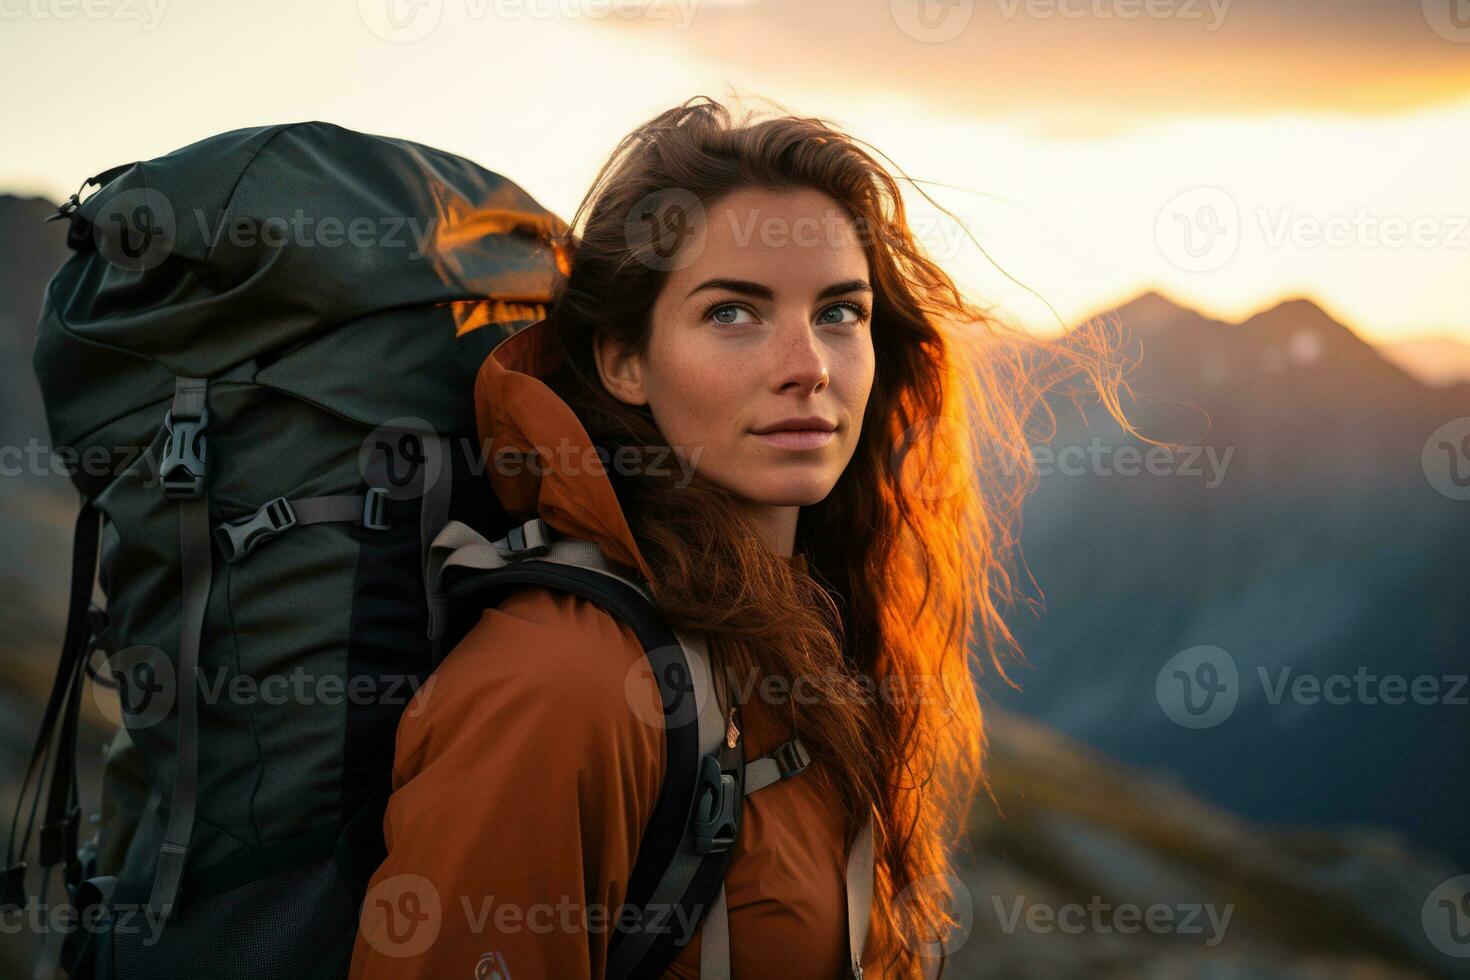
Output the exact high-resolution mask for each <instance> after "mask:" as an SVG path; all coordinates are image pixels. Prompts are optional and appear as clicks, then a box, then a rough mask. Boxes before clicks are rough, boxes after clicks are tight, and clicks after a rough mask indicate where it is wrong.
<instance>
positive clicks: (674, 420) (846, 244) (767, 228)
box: [598, 187, 873, 530]
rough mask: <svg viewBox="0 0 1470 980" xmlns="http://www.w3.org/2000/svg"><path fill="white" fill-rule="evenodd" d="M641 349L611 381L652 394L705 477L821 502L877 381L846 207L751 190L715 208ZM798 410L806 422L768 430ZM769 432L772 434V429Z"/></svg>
mask: <svg viewBox="0 0 1470 980" xmlns="http://www.w3.org/2000/svg"><path fill="white" fill-rule="evenodd" d="M674 264H675V265H676V266H677V267H676V268H674V269H673V270H672V271H670V272H669V275H668V278H667V280H666V282H665V284H664V288H663V290H662V292H661V293H660V294H659V296H658V299H657V300H656V301H655V303H654V307H653V333H652V337H651V339H650V343H649V348H648V351H647V352H646V355H645V356H643V357H641V358H639V357H636V356H625V355H620V354H617V353H614V352H612V351H610V350H606V349H605V348H602V347H600V349H599V355H598V356H599V363H600V365H601V367H602V374H603V382H604V384H606V385H607V386H608V388H609V390H610V391H611V392H612V393H613V395H614V396H616V397H618V398H620V399H622V400H623V401H625V402H628V403H629V404H635V405H641V404H647V405H648V406H649V409H650V411H651V412H652V414H653V417H654V421H655V422H656V423H657V424H658V427H659V429H660V431H661V432H662V433H663V434H664V436H665V437H666V438H667V439H668V441H669V444H670V445H671V446H672V447H674V449H675V450H676V451H677V452H679V454H680V456H681V457H682V458H683V459H684V460H686V461H687V462H688V463H689V464H690V465H691V466H693V467H694V468H695V469H696V471H697V472H698V473H700V475H702V476H704V477H705V478H706V479H709V480H711V481H713V482H715V483H717V484H719V485H720V486H723V487H725V488H726V489H728V490H730V491H732V492H734V493H735V494H737V495H739V496H740V497H742V498H744V499H745V500H746V501H748V502H750V503H752V504H756V505H764V506H766V507H778V508H792V510H791V512H790V515H789V516H790V518H791V520H790V522H789V523H790V526H791V528H792V529H793V530H794V527H795V511H794V508H795V507H799V506H802V505H806V504H813V503H816V502H818V501H820V500H822V499H823V498H824V497H826V496H827V494H829V493H830V492H831V491H832V488H833V486H835V485H836V483H837V479H838V477H839V476H840V475H841V474H842V471H843V469H844V468H846V466H847V463H848V460H850V459H851V458H852V454H853V451H854V449H855V448H856V446H857V440H858V434H859V431H860V429H861V427H862V419H863V410H864V407H865V406H866V405H867V402H868V393H869V391H870V390H871V389H872V385H873V338H872V333H871V329H870V328H871V323H870V314H871V310H872V289H871V284H870V283H869V282H868V262H867V256H866V254H865V252H864V251H863V248H862V245H861V244H860V242H859V239H858V234H857V231H856V229H855V227H854V225H853V223H852V221H851V219H850V218H849V217H848V215H847V212H846V211H845V210H844V209H843V208H842V206H841V205H839V204H838V203H837V202H836V201H835V200H833V199H832V198H830V197H828V196H827V195H826V194H823V193H821V192H820V191H816V190H808V189H801V190H779V191H777V190H766V189H762V188H753V187H752V188H742V189H740V190H736V191H733V192H731V193H729V194H727V195H726V196H724V197H723V198H720V199H718V200H716V201H715V202H714V203H713V204H712V205H711V206H709V207H708V208H706V221H705V222H704V223H703V226H702V227H701V228H698V229H697V230H696V231H695V233H694V234H692V235H691V237H690V240H689V241H688V242H686V243H685V244H684V246H683V249H682V250H681V251H680V253H678V255H677V256H676V259H675V262H674ZM792 419H799V420H806V421H803V422H800V423H798V424H797V426H796V431H788V432H783V433H770V432H769V430H771V429H777V428H784V427H785V423H787V422H788V421H789V420H792ZM762 433H766V434H762Z"/></svg>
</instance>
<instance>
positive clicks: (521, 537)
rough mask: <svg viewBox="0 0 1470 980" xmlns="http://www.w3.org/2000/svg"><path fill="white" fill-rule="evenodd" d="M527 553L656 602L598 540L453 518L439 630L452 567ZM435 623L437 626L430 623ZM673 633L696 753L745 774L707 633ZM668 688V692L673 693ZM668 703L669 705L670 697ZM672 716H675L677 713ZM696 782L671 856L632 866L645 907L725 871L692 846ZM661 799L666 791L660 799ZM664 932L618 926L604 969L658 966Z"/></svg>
mask: <svg viewBox="0 0 1470 980" xmlns="http://www.w3.org/2000/svg"><path fill="white" fill-rule="evenodd" d="M528 558H530V559H533V560H532V561H530V562H528V563H527V564H528V565H536V564H538V563H541V562H549V563H552V564H560V565H569V566H574V567H577V568H582V569H589V570H593V571H596V572H598V573H600V574H601V575H604V576H607V577H609V578H612V579H615V580H617V581H619V582H622V583H624V584H626V585H628V586H630V587H631V588H633V589H635V590H636V591H637V592H638V593H639V594H640V595H642V596H643V597H644V598H645V599H649V600H650V601H651V597H650V596H649V593H648V589H647V588H646V587H645V586H644V584H642V583H641V582H634V581H631V580H629V579H628V578H625V577H623V576H621V575H618V574H617V573H616V572H614V571H612V570H611V568H610V566H609V564H608V562H607V560H606V558H605V556H603V554H602V552H601V551H600V550H599V549H598V548H597V546H596V545H595V544H594V543H593V542H590V541H582V540H577V539H573V538H564V537H557V536H556V535H555V533H554V532H553V530H552V528H550V526H549V525H547V524H546V522H545V521H542V520H541V519H539V518H536V519H532V520H530V521H527V522H526V523H525V524H523V525H521V526H520V527H519V528H514V529H512V531H511V532H510V533H509V534H507V535H506V536H505V537H504V538H501V539H500V540H498V541H494V542H491V541H488V540H486V539H485V538H484V537H483V536H482V535H480V534H479V533H478V532H476V531H475V530H474V529H473V528H471V527H469V526H467V525H465V524H463V523H461V522H458V521H450V522H448V523H447V524H446V525H445V526H444V529H443V530H442V531H441V532H440V533H439V534H438V535H437V536H436V537H435V539H434V541H433V544H432V545H431V547H430V556H429V563H428V571H427V576H426V577H427V579H428V582H429V589H430V597H431V602H432V604H433V606H432V608H433V610H434V614H433V620H434V621H435V622H437V623H438V624H439V629H441V630H442V626H443V622H444V618H445V615H446V613H447V609H448V601H449V596H448V594H447V590H446V582H445V579H446V577H447V575H448V574H449V573H450V572H451V571H453V570H455V569H470V570H479V571H490V570H497V569H502V568H505V567H507V566H509V565H512V564H514V563H516V562H520V561H522V560H524V559H528ZM528 580H529V579H528ZM431 629H433V627H432V626H431ZM674 634H675V637H676V639H677V641H678V644H679V648H680V650H681V651H682V656H680V657H679V658H677V659H678V662H679V663H680V664H687V667H688V684H689V687H688V689H687V690H688V693H691V694H692V695H693V697H694V707H695V710H696V712H697V714H696V715H695V719H694V720H697V725H698V752H699V755H698V756H697V759H703V758H705V757H706V756H708V755H717V756H718V758H719V759H720V770H721V772H722V774H730V773H732V772H733V773H734V774H735V776H736V777H737V783H738V782H739V781H743V774H744V770H743V759H744V740H743V738H742V737H741V736H740V735H739V731H738V729H736V730H735V732H734V743H733V744H730V743H729V742H728V740H727V739H726V731H727V726H726V718H725V716H724V714H723V712H722V710H721V704H720V699H719V696H718V692H717V690H716V687H715V679H714V676H713V672H712V671H711V669H710V663H709V651H708V648H707V644H706V642H705V638H704V637H703V636H702V635H699V634H694V635H685V634H683V633H680V632H678V631H674ZM440 639H442V637H440V636H436V637H435V641H436V660H437V658H438V656H439V655H440V652H439V651H438V645H439V644H438V641H439V640H440ZM670 666H674V665H673V664H671V665H670ZM664 673H667V672H664ZM656 675H658V676H659V677H660V684H661V685H662V684H663V683H665V682H668V681H669V680H670V679H671V678H670V677H668V676H664V674H661V673H660V672H658V671H656ZM664 693H665V694H666V695H667V694H668V693H669V692H664ZM680 703H681V705H687V703H688V702H687V699H684V700H682V701H681V702H680ZM665 709H666V710H668V705H667V704H666V705H665ZM684 710H687V709H685V708H684V707H682V706H681V707H679V708H678V709H677V711H676V713H677V714H682V713H683V711H684ZM674 722H675V723H678V718H677V717H676V718H675V719H674ZM671 732H672V729H671ZM671 737H672V735H671ZM671 765H672V763H671ZM692 789H693V787H692V786H691V787H689V788H688V789H687V790H686V788H685V787H682V786H680V787H675V788H674V790H673V791H674V792H675V793H676V794H677V795H678V796H679V797H680V799H681V800H683V801H685V802H683V803H681V805H680V807H679V811H678V815H679V820H680V824H679V828H678V829H679V831H680V832H681V839H680V841H679V845H678V847H677V848H674V849H673V850H672V851H671V853H670V855H669V858H668V860H667V861H666V862H665V863H663V865H662V866H657V865H656V864H655V865H640V866H639V868H635V874H634V876H633V879H632V880H630V883H629V884H630V889H629V892H630V895H631V894H633V893H635V892H637V893H639V894H640V895H641V894H642V893H643V892H645V891H646V892H647V898H646V899H643V898H641V897H640V898H639V899H638V903H639V905H640V907H641V908H645V909H650V910H658V909H666V908H673V907H674V906H676V905H680V904H682V903H683V902H684V901H685V900H686V899H688V898H689V896H690V892H691V885H692V884H693V883H694V882H695V880H696V877H697V876H700V875H701V873H703V874H704V875H706V876H708V875H710V874H712V873H713V872H714V871H718V870H722V868H723V864H724V862H726V861H728V858H729V851H728V850H724V851H716V852H713V853H700V852H699V851H697V850H696V849H695V847H694V846H693V842H692V837H691V836H690V835H691V833H692V828H693V814H692V813H691V812H690V808H689V805H688V802H687V801H689V800H690V799H691V796H690V795H687V794H690V793H692ZM739 789H740V787H739V786H738V785H737V786H736V787H735V790H736V793H737V796H738V795H739ZM662 802H663V796H662V793H661V797H660V803H661V804H662ZM738 815H739V813H738V810H737V811H736V814H735V816H736V819H737V820H738ZM669 829H671V830H672V829H673V827H672V826H670V828H669ZM640 855H641V856H643V857H646V856H647V855H645V854H644V853H643V849H642V848H640ZM659 860H660V861H662V860H663V859H662V858H660V859H659ZM640 882H642V884H640ZM690 900H691V901H692V900H693V899H690ZM662 935H663V933H662V932H661V931H659V930H656V929H653V928H644V929H637V930H632V931H624V932H619V934H618V936H617V937H616V941H615V942H614V943H613V944H612V946H611V948H610V950H609V953H608V963H607V968H606V970H605V971H604V973H605V976H606V977H607V978H608V980H620V978H628V977H635V976H637V977H642V976H647V975H650V974H651V973H653V972H655V970H654V967H655V966H656V964H651V963H650V961H649V957H650V951H651V948H652V947H653V946H654V944H655V942H657V941H658V940H659V939H660V937H661V936H662ZM674 952H676V951H674ZM660 955H662V954H660ZM669 955H672V953H670V954H669ZM655 958H657V957H655Z"/></svg>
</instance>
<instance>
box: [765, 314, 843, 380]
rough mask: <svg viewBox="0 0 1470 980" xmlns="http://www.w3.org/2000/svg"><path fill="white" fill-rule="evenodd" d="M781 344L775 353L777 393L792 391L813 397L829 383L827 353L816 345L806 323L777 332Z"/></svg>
mask: <svg viewBox="0 0 1470 980" xmlns="http://www.w3.org/2000/svg"><path fill="white" fill-rule="evenodd" d="M779 336H781V338H782V341H781V343H780V345H779V346H780V350H779V351H778V352H777V357H778V361H777V371H778V374H777V376H778V377H779V379H780V384H779V386H778V388H779V390H780V391H783V392H787V391H791V390H793V389H795V390H799V391H807V392H811V393H813V394H815V393H817V392H819V391H821V390H823V389H824V388H826V387H827V385H828V384H830V383H831V377H830V375H829V374H828V371H827V358H826V353H825V352H824V351H823V350H822V348H821V346H820V345H819V344H818V343H817V342H816V340H815V338H814V336H813V331H812V329H811V327H810V326H808V325H807V324H805V323H802V324H799V325H793V326H791V327H789V328H784V329H782V330H781V331H779Z"/></svg>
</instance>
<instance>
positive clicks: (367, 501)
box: [214, 487, 388, 562]
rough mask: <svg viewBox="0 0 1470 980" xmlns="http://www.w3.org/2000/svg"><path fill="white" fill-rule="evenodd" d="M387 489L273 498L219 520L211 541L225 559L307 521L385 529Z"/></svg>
mask: <svg viewBox="0 0 1470 980" xmlns="http://www.w3.org/2000/svg"><path fill="white" fill-rule="evenodd" d="M387 494H388V492H387V490H385V489H383V488H382V487H369V488H368V491H367V493H335V494H327V495H324V496H320V497H297V498H295V499H294V500H287V499H286V498H285V497H275V498H273V499H271V500H268V501H266V502H265V503H264V504H262V505H261V506H260V507H259V508H257V509H256V511H255V513H253V514H251V515H250V516H249V517H245V518H242V519H240V520H237V521H221V522H220V523H219V524H217V525H216V526H215V528H214V540H215V543H216V544H218V545H219V549H220V555H221V557H223V558H224V560H225V561H227V562H237V561H241V560H243V559H244V558H245V557H246V556H247V555H249V554H250V553H251V552H253V551H254V550H255V549H256V548H258V547H259V546H260V545H262V544H264V543H265V542H266V541H269V540H270V539H271V538H274V537H276V536H277V535H279V534H283V533H285V532H286V531H289V530H291V529H292V528H295V527H301V526H304V525H308V524H360V525H362V526H363V527H367V528H371V529H373V530H375V531H382V530H386V529H387V527H388V525H387V523H386V522H385V521H384V520H383V502H384V501H385V499H386V498H387Z"/></svg>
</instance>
